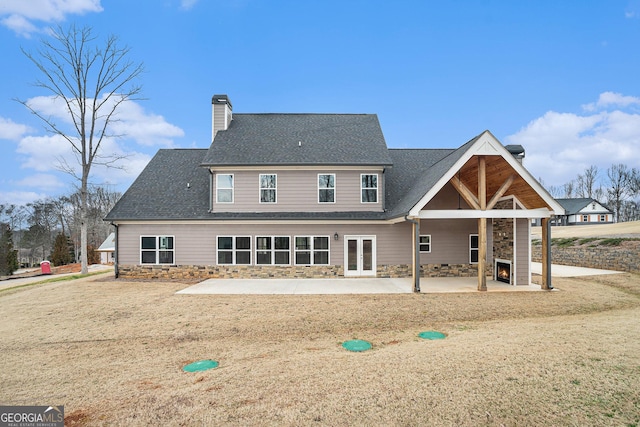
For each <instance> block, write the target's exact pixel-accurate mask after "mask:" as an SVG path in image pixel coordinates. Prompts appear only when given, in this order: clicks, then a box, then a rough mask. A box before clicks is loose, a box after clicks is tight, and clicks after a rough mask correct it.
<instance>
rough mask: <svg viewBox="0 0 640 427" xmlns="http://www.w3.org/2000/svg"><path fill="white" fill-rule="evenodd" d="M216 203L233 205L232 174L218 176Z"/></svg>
mask: <svg viewBox="0 0 640 427" xmlns="http://www.w3.org/2000/svg"><path fill="white" fill-rule="evenodd" d="M216 202H218V203H233V175H231V174H220V175H217V177H216Z"/></svg>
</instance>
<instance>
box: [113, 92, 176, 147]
mask: <svg viewBox="0 0 640 427" xmlns="http://www.w3.org/2000/svg"><path fill="white" fill-rule="evenodd" d="M116 118H117V121H114V122H112V130H113V132H114V133H116V134H118V135H125V136H126V137H127V138H128V139H133V140H134V141H136V142H137V143H138V144H140V145H146V146H161V147H172V146H173V138H180V137H183V136H184V131H183V130H182V129H180V128H179V127H177V126H175V125H172V124H171V123H168V122H167V121H166V120H165V119H164V117H162V116H159V115H156V114H152V113H147V112H145V111H144V109H143V108H142V106H141V105H140V104H138V103H136V102H133V101H128V102H125V103H122V104H120V107H119V109H118V114H117V117H116Z"/></svg>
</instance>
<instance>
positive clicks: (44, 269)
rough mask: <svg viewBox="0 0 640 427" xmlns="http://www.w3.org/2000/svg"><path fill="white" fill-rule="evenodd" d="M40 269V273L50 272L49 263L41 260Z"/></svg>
mask: <svg viewBox="0 0 640 427" xmlns="http://www.w3.org/2000/svg"><path fill="white" fill-rule="evenodd" d="M40 271H41V272H42V274H51V263H50V262H49V261H42V262H41V263H40Z"/></svg>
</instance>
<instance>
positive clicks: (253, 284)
mask: <svg viewBox="0 0 640 427" xmlns="http://www.w3.org/2000/svg"><path fill="white" fill-rule="evenodd" d="M531 270H532V272H533V273H534V274H540V273H541V271H542V266H541V264H540V263H532V266H531ZM618 273H620V272H619V271H611V270H598V269H593V268H582V267H571V266H564V265H556V264H553V265H552V266H551V274H552V276H555V277H578V276H593V275H601V274H618ZM541 290H542V289H541V287H540V285H528V286H512V285H509V284H506V283H503V282H497V281H495V280H491V278H489V277H487V292H523V291H529V292H531V291H541ZM412 292H413V289H412V279H410V278H401V279H392V278H353V279H347V278H343V277H338V278H334V279H209V280H205V281H203V282H200V283H198V284H196V285H193V286H189V287H188V288H185V289H183V290H181V291H178V292H176V293H177V294H183V295H185V294H200V295H208V294H210V295H245V294H246V295H331V294H409V293H412ZM420 292H421V293H427V294H428V293H444V292H478V279H477V278H476V277H437V278H425V277H422V278H420Z"/></svg>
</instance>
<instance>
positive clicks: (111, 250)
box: [96, 233, 116, 264]
mask: <svg viewBox="0 0 640 427" xmlns="http://www.w3.org/2000/svg"><path fill="white" fill-rule="evenodd" d="M96 252H99V253H100V264H113V263H115V260H116V259H115V252H116V233H111V234H109V236H108V237H107V238H106V239H105V240H104V242H102V244H101V245H100V247H99V248H98V249H96Z"/></svg>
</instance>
